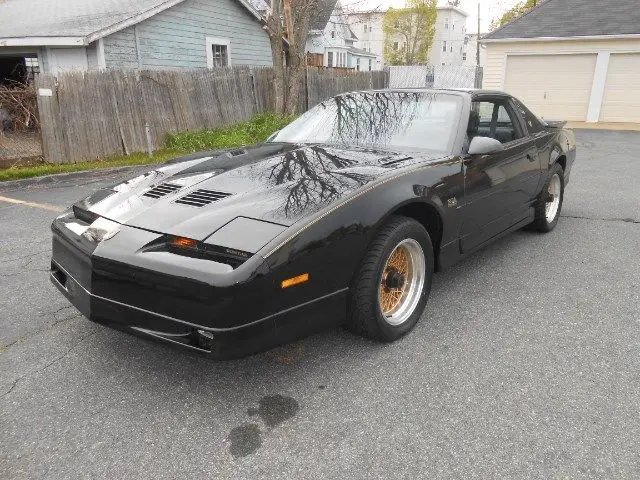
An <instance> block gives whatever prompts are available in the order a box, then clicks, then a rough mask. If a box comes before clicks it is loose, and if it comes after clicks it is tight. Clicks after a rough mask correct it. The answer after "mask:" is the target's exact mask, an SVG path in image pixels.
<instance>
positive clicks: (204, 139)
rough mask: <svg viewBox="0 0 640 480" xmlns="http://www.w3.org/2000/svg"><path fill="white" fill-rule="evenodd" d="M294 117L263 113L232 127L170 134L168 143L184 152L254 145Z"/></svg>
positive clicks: (170, 146) (169, 145)
mask: <svg viewBox="0 0 640 480" xmlns="http://www.w3.org/2000/svg"><path fill="white" fill-rule="evenodd" d="M293 118H294V117H283V116H281V115H276V114H275V113H261V114H259V115H256V116H255V117H253V118H252V119H251V120H249V121H248V122H242V123H238V124H236V125H232V126H230V127H225V128H218V129H215V130H205V131H202V132H185V133H177V134H175V135H169V137H168V140H167V145H168V147H169V148H175V149H178V150H182V151H184V152H198V151H200V150H216V149H219V148H233V147H239V146H241V145H253V144H255V143H260V142H264V141H265V140H266V139H267V138H269V136H270V135H271V134H272V133H273V132H275V131H276V130H280V129H281V128H282V127H284V126H286V125H287V124H288V123H290V122H291V120H293Z"/></svg>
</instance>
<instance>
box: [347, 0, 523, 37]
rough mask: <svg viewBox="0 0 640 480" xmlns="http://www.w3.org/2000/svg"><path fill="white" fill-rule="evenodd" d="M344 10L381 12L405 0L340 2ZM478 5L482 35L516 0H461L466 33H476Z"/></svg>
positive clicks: (444, 2)
mask: <svg viewBox="0 0 640 480" xmlns="http://www.w3.org/2000/svg"><path fill="white" fill-rule="evenodd" d="M341 3H342V5H343V6H344V7H345V9H346V10H348V11H349V10H381V11H384V10H386V9H387V8H389V7H402V6H404V4H405V0H341ZM478 3H479V4H480V30H481V32H482V33H485V32H488V31H489V25H490V24H491V21H492V20H493V19H495V18H497V17H499V16H500V15H502V13H503V12H505V11H506V10H508V9H509V8H511V7H513V6H514V5H515V4H516V3H518V0H461V1H460V8H461V9H462V10H464V11H465V12H467V13H468V14H469V16H468V17H467V32H469V33H476V32H477V31H478ZM446 4H447V2H446V1H444V0H439V1H438V5H446Z"/></svg>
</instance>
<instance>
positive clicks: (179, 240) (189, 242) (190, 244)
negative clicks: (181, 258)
mask: <svg viewBox="0 0 640 480" xmlns="http://www.w3.org/2000/svg"><path fill="white" fill-rule="evenodd" d="M171 245H174V246H176V247H180V248H196V247H197V244H196V241H195V240H193V239H192V238H185V237H173V238H172V239H171Z"/></svg>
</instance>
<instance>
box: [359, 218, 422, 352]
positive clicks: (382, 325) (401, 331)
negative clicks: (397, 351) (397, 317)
mask: <svg viewBox="0 0 640 480" xmlns="http://www.w3.org/2000/svg"><path fill="white" fill-rule="evenodd" d="M408 238H411V239H413V240H416V241H417V242H418V243H419V244H420V247H421V248H422V253H423V255H424V261H425V279H424V285H423V287H422V292H420V300H419V301H418V303H417V305H416V307H415V309H414V310H413V313H412V314H411V316H410V317H409V318H408V319H407V320H406V321H405V322H403V323H401V324H400V325H391V324H390V323H389V322H387V320H386V318H385V316H384V315H383V313H382V310H381V309H380V303H379V299H378V289H379V285H380V281H381V279H382V274H383V272H384V267H385V265H386V263H387V259H388V258H389V256H390V255H391V253H392V252H393V250H394V249H395V248H396V247H397V246H398V244H399V243H400V242H401V241H403V240H405V239H408ZM433 266H434V258H433V247H432V244H431V239H430V237H429V234H428V233H427V232H426V230H425V229H424V227H422V225H420V224H419V223H417V222H407V223H406V224H404V225H402V226H400V228H398V229H396V231H394V232H393V234H392V235H390V236H389V238H388V239H387V242H386V245H385V247H384V249H383V251H382V255H380V258H379V259H378V265H377V267H376V275H375V279H376V281H375V285H373V288H371V290H372V291H371V292H370V301H371V305H372V307H373V308H372V310H373V314H374V316H375V319H376V324H377V327H378V329H379V332H380V333H381V337H382V338H384V339H386V340H389V341H392V340H395V339H397V338H400V337H402V336H404V335H405V334H406V333H408V332H409V331H410V330H411V329H412V328H413V327H414V326H415V324H416V323H417V322H418V320H419V319H420V317H421V315H422V312H423V311H424V308H425V305H426V303H427V300H428V299H429V292H430V291H431V281H432V277H433Z"/></svg>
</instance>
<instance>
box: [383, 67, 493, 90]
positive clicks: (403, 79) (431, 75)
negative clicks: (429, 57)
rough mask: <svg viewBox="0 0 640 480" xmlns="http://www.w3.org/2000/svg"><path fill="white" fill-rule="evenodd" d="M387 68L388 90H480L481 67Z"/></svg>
mask: <svg viewBox="0 0 640 480" xmlns="http://www.w3.org/2000/svg"><path fill="white" fill-rule="evenodd" d="M388 68H389V87H390V88H481V87H482V67H476V66H473V65H472V66H468V65H442V66H437V65H410V66H399V67H388Z"/></svg>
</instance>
